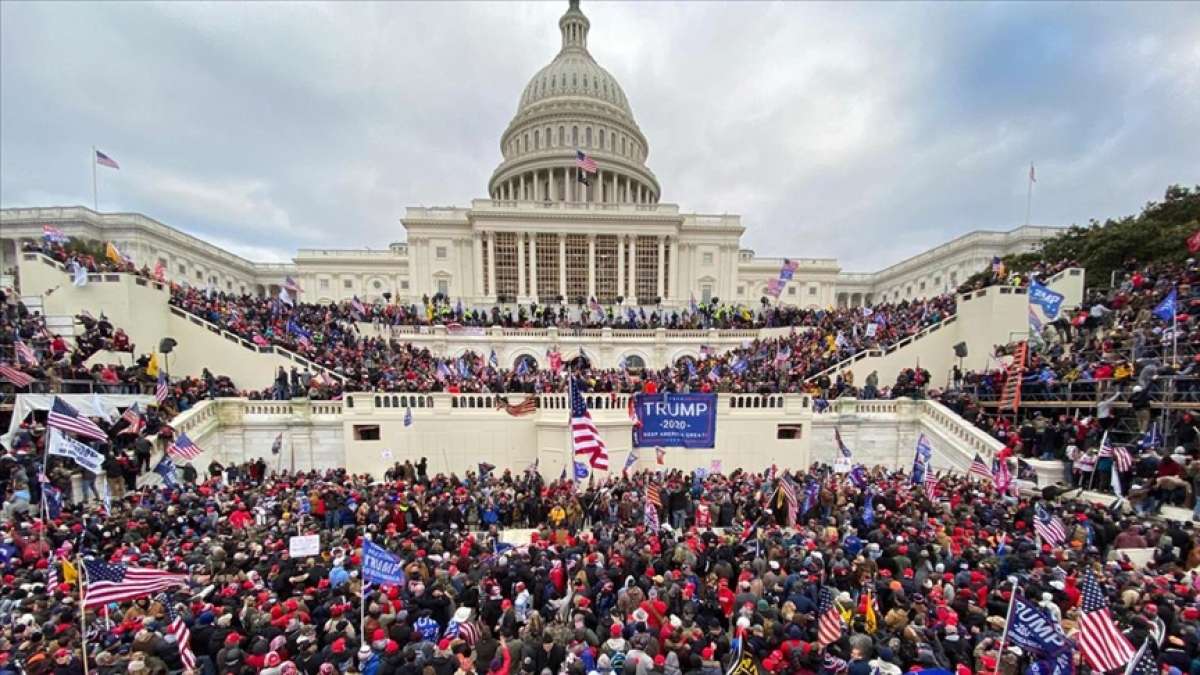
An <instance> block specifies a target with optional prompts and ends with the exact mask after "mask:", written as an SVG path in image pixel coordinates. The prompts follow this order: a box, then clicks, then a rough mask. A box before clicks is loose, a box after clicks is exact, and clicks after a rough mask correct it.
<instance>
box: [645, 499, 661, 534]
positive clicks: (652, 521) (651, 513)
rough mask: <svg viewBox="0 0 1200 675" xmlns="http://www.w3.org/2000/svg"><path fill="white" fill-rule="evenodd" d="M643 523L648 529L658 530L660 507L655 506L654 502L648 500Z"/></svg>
mask: <svg viewBox="0 0 1200 675" xmlns="http://www.w3.org/2000/svg"><path fill="white" fill-rule="evenodd" d="M642 522H643V524H644V525H645V526H646V529H647V530H650V531H651V532H658V509H657V508H655V507H654V502H650V501H648V502H646V509H645V512H644V516H643V518H642Z"/></svg>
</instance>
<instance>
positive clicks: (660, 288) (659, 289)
mask: <svg viewBox="0 0 1200 675" xmlns="http://www.w3.org/2000/svg"><path fill="white" fill-rule="evenodd" d="M665 243H666V242H665V241H664V238H663V236H662V235H659V236H658V284H657V285H656V286H655V289H654V292H655V294H656V295H658V297H660V298H661V297H663V296H664V295H665V294H666V293H665V292H664V290H665V289H664V285H663V275H664V274H665V272H666V265H664V264H663V263H664V262H665V261H664V260H663V251H665V250H666V246H665Z"/></svg>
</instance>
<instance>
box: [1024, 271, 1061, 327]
mask: <svg viewBox="0 0 1200 675" xmlns="http://www.w3.org/2000/svg"><path fill="white" fill-rule="evenodd" d="M1062 303H1063V294H1062V293H1059V292H1057V291H1052V290H1050V289H1049V288H1047V287H1046V286H1043V285H1041V284H1039V283H1038V282H1036V281H1034V282H1032V283H1030V284H1029V304H1031V305H1037V306H1038V307H1041V308H1042V313H1043V314H1045V315H1046V319H1048V320H1050V321H1053V320H1055V319H1056V318H1058V310H1059V308H1061V307H1062Z"/></svg>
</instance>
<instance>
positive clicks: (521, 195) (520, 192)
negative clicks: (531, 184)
mask: <svg viewBox="0 0 1200 675" xmlns="http://www.w3.org/2000/svg"><path fill="white" fill-rule="evenodd" d="M518 180H519V181H520V183H519V184H518V185H519V187H518V188H517V199H519V200H524V199H525V197H526V195H525V174H521V175H520V177H519V178H518Z"/></svg>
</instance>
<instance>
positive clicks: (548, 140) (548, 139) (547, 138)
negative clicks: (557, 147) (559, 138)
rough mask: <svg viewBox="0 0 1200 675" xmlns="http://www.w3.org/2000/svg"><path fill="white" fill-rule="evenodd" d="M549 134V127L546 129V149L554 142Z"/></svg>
mask: <svg viewBox="0 0 1200 675" xmlns="http://www.w3.org/2000/svg"><path fill="white" fill-rule="evenodd" d="M550 132H551V129H550V127H546V147H547V148H548V147H550V146H552V145H554V140H553V139H554V134H552V133H550Z"/></svg>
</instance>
